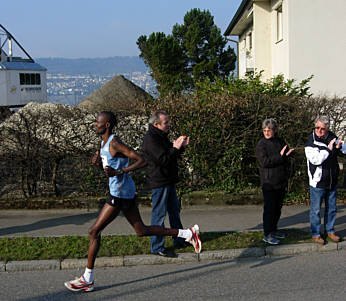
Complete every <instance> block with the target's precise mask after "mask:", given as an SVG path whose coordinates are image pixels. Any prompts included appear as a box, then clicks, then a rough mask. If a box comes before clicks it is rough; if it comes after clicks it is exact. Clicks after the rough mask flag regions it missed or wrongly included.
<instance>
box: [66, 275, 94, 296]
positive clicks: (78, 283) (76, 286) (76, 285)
mask: <svg viewBox="0 0 346 301" xmlns="http://www.w3.org/2000/svg"><path fill="white" fill-rule="evenodd" d="M64 284H65V286H66V288H67V289H69V290H70V291H73V292H79V291H81V290H84V291H86V292H91V291H93V290H94V282H86V281H85V280H84V277H83V275H82V276H80V277H79V278H76V279H75V280H71V281H66V282H65V283H64Z"/></svg>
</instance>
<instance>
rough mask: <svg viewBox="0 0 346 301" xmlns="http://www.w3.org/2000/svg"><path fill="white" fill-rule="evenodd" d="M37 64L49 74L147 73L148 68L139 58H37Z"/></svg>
mask: <svg viewBox="0 0 346 301" xmlns="http://www.w3.org/2000/svg"><path fill="white" fill-rule="evenodd" d="M35 61H36V62H37V63H39V64H40V65H42V66H44V67H46V68H47V70H48V71H47V72H48V73H54V74H57V73H61V74H67V75H77V74H98V75H107V74H124V73H129V72H136V71H139V72H146V71H147V70H148V68H147V67H146V66H145V64H144V62H143V60H142V59H141V58H140V57H138V56H115V57H109V58H80V59H66V58H37V59H35Z"/></svg>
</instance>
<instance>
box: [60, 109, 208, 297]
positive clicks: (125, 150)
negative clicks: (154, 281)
mask: <svg viewBox="0 0 346 301" xmlns="http://www.w3.org/2000/svg"><path fill="white" fill-rule="evenodd" d="M115 125H116V117H115V115H114V114H113V113H112V112H108V111H104V112H101V113H99V114H98V115H97V117H96V121H95V131H96V133H97V134H98V135H100V136H101V139H102V142H101V150H100V152H98V151H97V152H96V154H95V155H94V156H93V158H92V163H93V164H94V165H99V166H101V164H102V166H103V169H104V172H105V174H106V176H107V177H108V178H109V190H110V198H109V200H108V201H107V202H106V204H105V205H104V207H103V209H102V210H101V212H100V214H99V216H98V217H97V219H96V221H95V222H94V224H93V225H92V226H91V227H90V228H89V231H88V233H89V238H90V241H89V249H88V263H87V267H86V269H85V272H84V274H83V275H81V276H80V277H79V278H76V279H75V280H71V281H67V282H65V286H66V287H67V288H68V289H69V290H71V291H81V290H84V291H86V292H90V291H92V290H94V264H95V259H96V255H97V252H98V250H99V248H100V243H101V232H102V230H103V229H105V227H106V226H107V225H108V224H109V223H111V222H112V221H113V220H114V219H115V218H116V217H117V216H118V214H119V213H120V211H122V212H123V214H124V216H125V217H126V219H127V220H128V222H129V223H130V224H131V225H132V227H133V228H134V229H135V231H136V234H137V236H140V237H141V236H152V235H160V236H177V237H181V238H184V239H185V241H187V242H189V243H191V244H192V245H193V247H194V249H195V252H196V253H200V252H201V249H202V244H201V240H200V238H199V227H198V225H194V226H193V227H191V228H189V229H185V230H183V229H179V230H178V229H168V228H163V227H161V226H146V225H144V223H143V221H142V218H141V215H140V213H139V210H138V207H137V205H136V201H135V191H136V187H135V184H134V182H133V180H132V179H131V177H130V176H129V175H128V172H130V171H133V170H136V169H139V168H142V167H144V166H145V165H146V163H145V161H144V160H143V158H142V157H141V156H140V155H139V154H137V153H136V152H135V151H133V150H131V149H130V148H129V147H127V146H126V145H125V144H123V143H122V142H121V141H120V140H119V138H118V137H117V136H115V135H114V134H112V130H113V128H114V126H115ZM130 159H131V160H133V161H134V163H133V164H131V165H129V161H130Z"/></svg>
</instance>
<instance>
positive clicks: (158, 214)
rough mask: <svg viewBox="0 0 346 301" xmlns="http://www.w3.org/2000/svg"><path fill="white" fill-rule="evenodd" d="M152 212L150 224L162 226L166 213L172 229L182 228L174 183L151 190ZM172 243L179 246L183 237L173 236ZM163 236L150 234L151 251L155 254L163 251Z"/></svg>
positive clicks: (182, 241)
mask: <svg viewBox="0 0 346 301" xmlns="http://www.w3.org/2000/svg"><path fill="white" fill-rule="evenodd" d="M151 199H152V200H151V201H152V212H151V225H152V226H162V227H164V226H165V224H164V222H165V218H166V214H167V213H168V218H169V224H170V226H171V228H172V229H182V228H183V225H182V224H181V220H180V202H179V200H178V197H177V192H176V189H175V185H167V186H163V187H160V188H155V189H152V190H151ZM173 239H174V245H175V246H179V245H182V244H183V243H184V239H182V238H178V237H174V238H173ZM164 244H165V238H164V236H151V237H150V248H151V253H153V254H157V253H158V252H162V251H164V249H165V248H164Z"/></svg>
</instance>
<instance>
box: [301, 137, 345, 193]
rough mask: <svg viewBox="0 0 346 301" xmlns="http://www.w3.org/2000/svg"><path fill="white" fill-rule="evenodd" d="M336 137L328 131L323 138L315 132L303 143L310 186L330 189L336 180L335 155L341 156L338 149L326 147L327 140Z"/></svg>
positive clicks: (337, 170) (336, 163) (336, 160)
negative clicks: (331, 149)
mask: <svg viewBox="0 0 346 301" xmlns="http://www.w3.org/2000/svg"><path fill="white" fill-rule="evenodd" d="M334 138H336V136H335V134H334V133H332V132H330V131H328V133H327V136H326V138H325V139H323V138H318V137H317V136H316V135H315V132H313V133H312V135H310V137H309V139H308V141H307V143H306V145H305V155H306V159H307V164H308V175H309V184H310V186H312V187H317V188H324V189H331V188H334V187H335V185H336V184H337V182H338V175H339V164H338V158H337V156H338V155H340V156H342V153H341V151H340V150H338V149H336V148H335V146H334V147H333V151H330V150H329V148H328V144H329V142H330V141H331V140H332V139H334Z"/></svg>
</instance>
